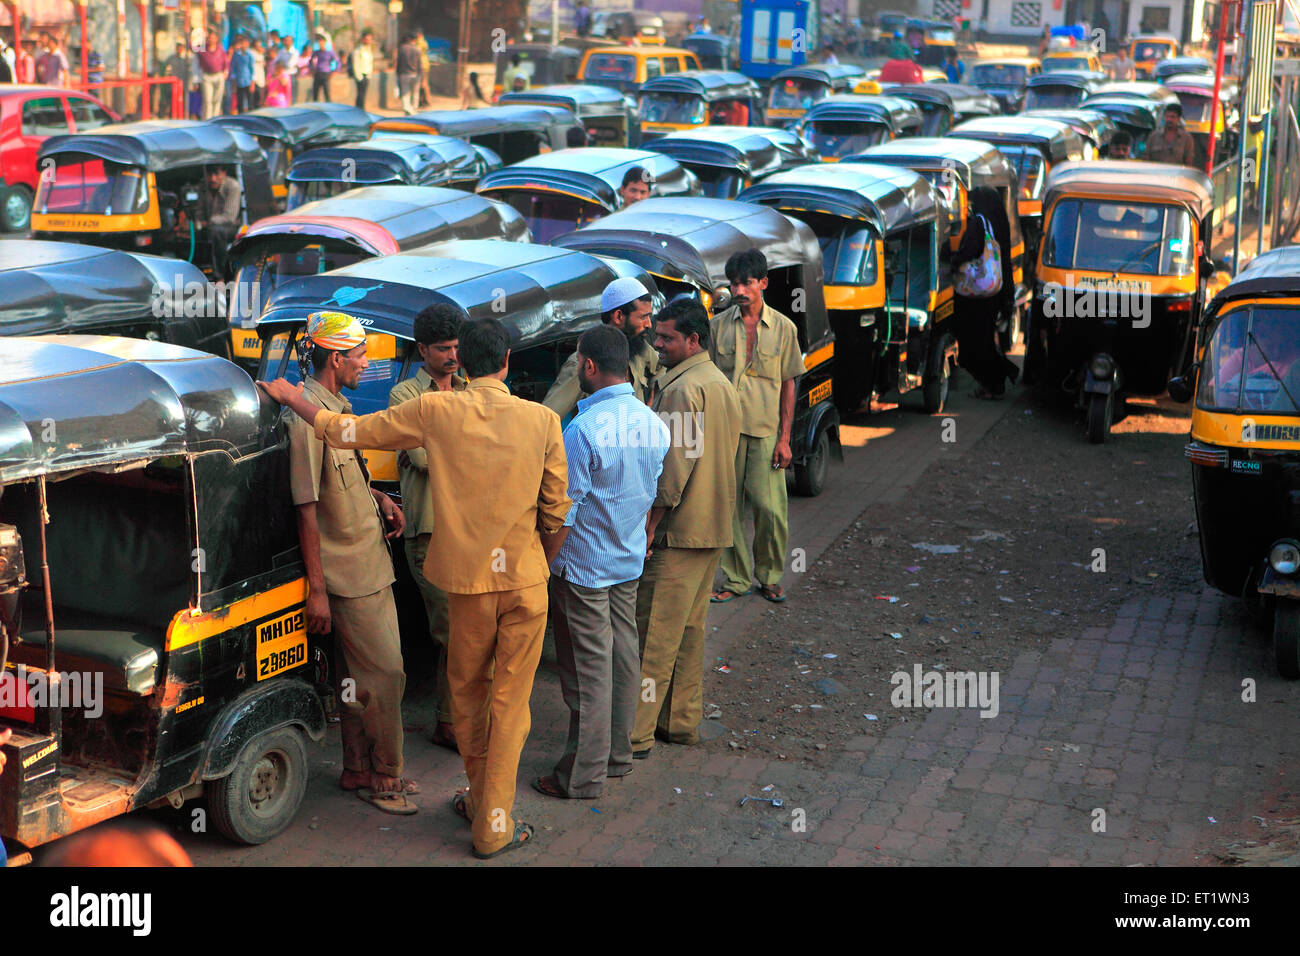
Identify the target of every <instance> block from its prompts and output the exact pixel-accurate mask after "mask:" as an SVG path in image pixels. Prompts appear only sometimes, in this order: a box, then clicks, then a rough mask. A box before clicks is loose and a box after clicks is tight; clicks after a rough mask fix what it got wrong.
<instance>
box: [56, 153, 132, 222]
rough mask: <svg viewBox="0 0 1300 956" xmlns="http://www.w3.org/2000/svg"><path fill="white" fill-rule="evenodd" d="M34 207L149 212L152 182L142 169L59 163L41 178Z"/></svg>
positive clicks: (99, 161)
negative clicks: (51, 175) (52, 172)
mask: <svg viewBox="0 0 1300 956" xmlns="http://www.w3.org/2000/svg"><path fill="white" fill-rule="evenodd" d="M34 206H35V208H36V209H37V210H39V211H40V212H42V213H89V214H94V215H100V216H121V215H134V214H139V213H143V212H147V211H148V209H149V179H148V175H147V174H146V173H145V171H144V170H143V169H141V168H140V167H138V166H124V165H122V164H121V163H113V162H109V161H108V160H106V159H92V158H87V159H86V160H84V161H82V162H72V163H59V164H58V165H57V166H56V167H55V169H54V175H53V177H52V178H49V179H47V178H46V177H44V176H42V177H41V183H40V187H39V188H38V189H37V191H36V199H35V203H34Z"/></svg>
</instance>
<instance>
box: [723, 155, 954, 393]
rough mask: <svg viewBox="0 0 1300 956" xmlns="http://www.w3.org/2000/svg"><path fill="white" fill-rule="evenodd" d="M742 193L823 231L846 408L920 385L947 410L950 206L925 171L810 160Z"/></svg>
mask: <svg viewBox="0 0 1300 956" xmlns="http://www.w3.org/2000/svg"><path fill="white" fill-rule="evenodd" d="M738 198H739V200H740V202H752V203H758V204H761V205H764V206H772V207H774V208H776V209H779V210H780V211H781V212H783V213H786V214H787V215H790V216H794V217H795V218H797V219H801V220H803V221H804V222H806V223H807V224H808V225H809V226H810V227H811V228H812V231H813V232H814V233H815V234H816V235H817V239H818V241H819V242H820V244H821V248H822V261H823V263H824V272H825V296H826V308H827V311H828V312H829V314H830V324H831V330H832V331H833V332H834V333H835V341H836V346H835V348H836V362H835V373H834V380H835V384H834V395H835V401H836V404H837V405H838V406H839V408H840V409H841V411H843V412H845V413H853V412H855V411H858V410H860V409H861V408H862V407H863V406H864V405H865V404H867V403H868V402H869V401H870V400H871V398H872V397H873V396H885V395H888V394H890V393H892V392H895V391H897V392H898V393H900V394H901V393H903V392H906V391H909V390H911V389H914V388H920V389H921V390H922V395H923V401H924V405H925V409H926V411H928V412H938V411H942V409H943V406H944V403H945V402H946V401H947V398H948V379H949V374H950V370H951V369H952V368H954V367H955V362H956V355H957V339H956V335H955V334H954V333H953V331H952V322H951V321H950V319H951V317H952V311H953V290H952V276H951V266H950V264H949V262H950V259H949V257H950V252H949V245H948V243H947V242H945V241H943V240H944V239H945V238H946V237H947V236H948V213H947V209H946V208H945V206H944V203H943V199H942V197H941V196H940V195H939V193H938V191H937V190H936V189H935V188H934V187H933V186H931V185H930V183H929V182H928V181H927V180H926V178H925V177H924V176H922V175H920V174H919V173H914V172H912V171H911V170H910V169H902V168H900V167H896V166H877V165H874V164H871V163H837V164H836V165H834V166H826V165H817V166H801V167H799V168H798V169H791V170H787V171H786V172H783V173H777V174H776V175H775V176H769V177H768V178H767V179H765V180H764V181H763V182H761V183H759V184H758V185H756V186H751V187H750V188H749V189H747V190H745V191H744V192H743V193H741V194H740V196H739V197H738Z"/></svg>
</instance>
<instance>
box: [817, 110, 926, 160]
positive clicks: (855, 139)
mask: <svg viewBox="0 0 1300 956" xmlns="http://www.w3.org/2000/svg"><path fill="white" fill-rule="evenodd" d="M924 122H925V120H924V117H923V114H922V113H921V109H920V107H918V106H917V105H916V104H915V103H914V102H912V101H911V100H905V99H901V98H900V97H897V96H870V95H865V96H864V95H858V94H855V93H847V94H844V95H842V96H830V97H827V98H826V99H824V100H822V101H821V102H820V103H818V104H817V105H816V106H814V107H812V108H811V109H810V110H808V112H807V113H806V114H805V115H804V118H803V119H802V120H800V121H799V122H798V123H797V124H796V125H795V127H794V128H795V130H796V131H797V132H798V133H799V135H801V136H803V137H804V138H805V139H806V140H808V142H810V143H812V146H813V149H815V150H817V155H818V156H820V157H821V160H822V162H824V163H838V162H840V161H841V160H842V159H844V158H845V157H847V156H852V155H853V154H855V153H861V152H862V151H863V150H866V149H870V148H871V147H872V146H876V145H878V144H880V143H887V142H889V141H890V140H894V139H898V138H899V137H908V136H919V135H921V129H922V126H923V125H924Z"/></svg>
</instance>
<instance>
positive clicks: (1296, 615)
mask: <svg viewBox="0 0 1300 956" xmlns="http://www.w3.org/2000/svg"><path fill="white" fill-rule="evenodd" d="M1273 657H1274V659H1275V660H1276V661H1277V672H1278V673H1279V674H1281V675H1282V676H1283V677H1285V678H1286V679H1287V680H1296V679H1300V601H1297V600H1294V599H1292V598H1278V599H1277V604H1276V605H1275V607H1274V608H1273Z"/></svg>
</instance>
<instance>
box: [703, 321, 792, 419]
mask: <svg viewBox="0 0 1300 956" xmlns="http://www.w3.org/2000/svg"><path fill="white" fill-rule="evenodd" d="M755 333H756V339H757V341H755V342H754V356H753V359H752V360H750V361H748V362H746V360H745V352H746V334H745V320H744V318H743V317H742V316H741V314H740V310H739V309H729V310H727V311H726V312H723V313H722V314H721V315H719V316H715V317H714V318H713V320H712V321H711V322H710V323H709V356H710V357H711V358H712V359H713V361H714V363H715V364H716V365H717V366H718V368H719V369H721V370H722V374H723V375H725V376H727V378H728V379H730V380H731V384H732V385H734V386H735V387H736V394H737V395H738V396H739V398H740V433H741V434H742V435H749V436H750V437H752V438H767V437H769V436H771V435H775V434H776V433H777V431H778V430H779V429H780V425H781V383H782V382H785V381H788V380H789V379H792V378H798V377H799V376H800V375H802V374H803V372H804V365H803V352H802V350H801V349H800V348H799V330H798V329H796V328H795V324H794V323H793V322H791V321H790V320H789V319H788V318H786V317H785V316H784V315H782V314H781V313H780V312H778V311H776V309H774V308H772V307H771V306H770V305H768V304H767V303H766V302H765V303H763V311H762V312H761V313H760V314H759V317H758V327H757V329H756V330H755Z"/></svg>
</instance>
